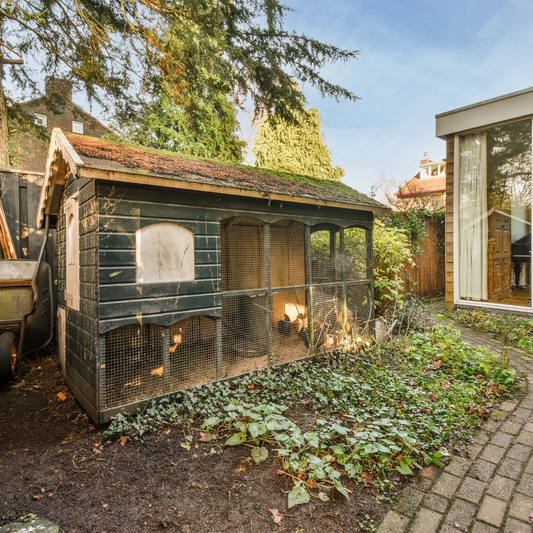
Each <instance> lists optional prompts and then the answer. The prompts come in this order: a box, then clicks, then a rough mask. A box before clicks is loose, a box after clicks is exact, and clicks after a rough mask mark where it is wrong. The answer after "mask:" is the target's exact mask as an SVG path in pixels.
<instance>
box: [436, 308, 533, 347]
mask: <svg viewBox="0 0 533 533" xmlns="http://www.w3.org/2000/svg"><path fill="white" fill-rule="evenodd" d="M446 316H448V317H449V318H452V319H453V320H455V321H457V322H459V324H463V325H464V326H468V327H470V328H473V329H476V330H478V331H482V332H484V333H490V334H492V335H497V336H498V337H500V338H503V339H505V340H507V341H509V342H511V343H513V344H517V345H518V346H520V347H521V348H527V349H530V350H533V318H525V317H518V316H512V315H497V314H495V313H485V312H483V311H479V310H477V309H472V310H470V309H454V310H450V311H446Z"/></svg>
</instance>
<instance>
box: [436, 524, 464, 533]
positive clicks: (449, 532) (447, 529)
mask: <svg viewBox="0 0 533 533" xmlns="http://www.w3.org/2000/svg"><path fill="white" fill-rule="evenodd" d="M439 533H461V530H460V529H457V528H456V527H453V526H450V524H444V525H443V526H442V527H441V528H440V529H439Z"/></svg>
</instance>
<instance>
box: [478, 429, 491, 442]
mask: <svg viewBox="0 0 533 533" xmlns="http://www.w3.org/2000/svg"><path fill="white" fill-rule="evenodd" d="M490 437H491V434H490V433H488V432H487V431H483V430H482V429H480V430H478V431H476V432H475V433H474V442H475V443H476V444H481V446H485V444H487V442H489V439H490Z"/></svg>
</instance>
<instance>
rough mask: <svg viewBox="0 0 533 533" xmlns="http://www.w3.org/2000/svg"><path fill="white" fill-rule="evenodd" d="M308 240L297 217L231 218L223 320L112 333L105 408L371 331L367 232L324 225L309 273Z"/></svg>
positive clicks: (224, 250)
mask: <svg viewBox="0 0 533 533" xmlns="http://www.w3.org/2000/svg"><path fill="white" fill-rule="evenodd" d="M305 240H306V232H305V226H304V225H303V224H302V223H300V222H296V221H293V220H284V221H280V222H276V223H273V224H270V225H266V224H264V223H263V222H261V221H259V220H257V219H254V218H248V217H235V218H232V219H229V220H225V221H222V223H221V228H220V249H221V272H222V274H221V277H222V279H221V283H222V317H221V318H214V317H207V316H194V317H190V318H187V319H185V320H182V321H180V322H177V323H175V324H173V325H172V326H170V327H165V326H159V325H156V324H136V325H132V326H125V327H121V328H118V329H116V330H112V331H110V332H108V333H107V334H106V339H105V354H103V358H104V365H103V367H104V368H105V370H104V378H103V394H102V397H103V408H104V409H109V408H113V407H117V406H120V405H126V404H130V403H134V402H137V401H141V400H145V399H148V398H152V397H156V396H160V395H163V394H166V393H171V392H175V391H178V390H182V389H186V388H189V387H193V386H196V385H201V384H205V383H210V382H213V381H216V380H220V379H225V378H229V377H232V376H237V375H241V374H244V373H247V372H250V371H253V370H258V369H262V368H266V367H269V366H273V365H278V364H282V363H288V362H291V361H297V360H299V359H303V358H306V357H308V356H309V355H312V354H321V353H324V352H327V351H331V350H334V349H336V348H339V347H342V346H345V345H346V344H348V343H352V342H353V341H354V340H355V339H356V338H357V337H358V336H360V335H364V334H365V333H369V332H370V329H369V327H370V318H371V303H372V298H371V283H370V282H369V280H368V279H367V278H368V272H369V264H368V253H367V249H368V242H367V231H366V230H364V229H357V228H352V229H349V230H344V231H341V230H340V228H338V227H335V226H323V227H318V228H315V231H311V234H310V250H309V252H310V253H308V254H307V258H308V259H307V260H308V261H310V265H308V267H309V268H308V274H307V276H306V246H305ZM308 277H310V278H311V279H307V278H308Z"/></svg>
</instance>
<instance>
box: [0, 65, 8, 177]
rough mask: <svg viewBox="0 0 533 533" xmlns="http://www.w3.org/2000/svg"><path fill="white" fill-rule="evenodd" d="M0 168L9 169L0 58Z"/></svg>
mask: <svg viewBox="0 0 533 533" xmlns="http://www.w3.org/2000/svg"><path fill="white" fill-rule="evenodd" d="M0 168H10V165H9V141H8V131H7V106H6V98H5V96H4V64H3V62H2V56H0Z"/></svg>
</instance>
